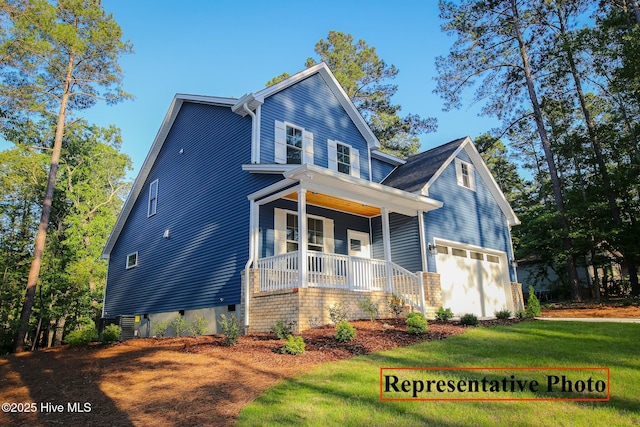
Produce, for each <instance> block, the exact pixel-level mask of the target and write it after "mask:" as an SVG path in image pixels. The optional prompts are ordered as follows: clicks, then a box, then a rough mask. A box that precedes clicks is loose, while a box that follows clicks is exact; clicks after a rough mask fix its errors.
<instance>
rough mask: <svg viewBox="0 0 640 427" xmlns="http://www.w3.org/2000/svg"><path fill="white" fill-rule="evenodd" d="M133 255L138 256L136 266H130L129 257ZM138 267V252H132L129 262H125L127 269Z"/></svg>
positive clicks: (128, 255)
mask: <svg viewBox="0 0 640 427" xmlns="http://www.w3.org/2000/svg"><path fill="white" fill-rule="evenodd" d="M133 255H135V256H136V262H135V264H133V265H131V264H129V257H131V256H133ZM137 266H138V251H135V252H131V253H130V254H127V260H126V262H125V267H126V269H127V270H129V269H130V268H133V267H137Z"/></svg>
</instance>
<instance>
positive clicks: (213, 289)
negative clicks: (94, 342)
mask: <svg viewBox="0 0 640 427" xmlns="http://www.w3.org/2000/svg"><path fill="white" fill-rule="evenodd" d="M250 138H251V119H250V117H248V116H247V117H241V116H239V115H237V114H234V113H232V112H231V110H230V108H227V107H216V106H209V105H204V104H196V103H188V102H186V103H184V104H183V106H182V108H181V110H180V112H179V113H178V115H177V117H176V120H175V122H174V124H173V126H172V128H171V130H170V132H169V134H168V136H167V138H166V140H165V143H164V145H163V147H162V149H161V151H160V153H159V155H158V157H157V159H156V161H155V163H154V165H153V167H152V168H151V171H150V173H149V175H148V177H147V179H146V182H145V184H144V187H143V190H142V192H141V193H140V195H139V197H138V199H137V200H136V202H135V204H134V207H133V209H132V211H131V213H130V215H129V217H128V219H127V222H126V224H125V226H124V228H123V230H122V233H121V234H120V237H119V239H118V241H117V242H116V244H115V246H114V248H113V251H112V252H111V257H110V260H109V271H108V282H107V288H106V291H105V292H106V293H105V315H106V316H116V315H126V314H144V313H157V312H165V311H177V310H186V309H196V308H204V307H212V306H218V305H227V304H238V303H240V292H241V280H240V271H241V269H242V268H243V267H244V264H245V262H246V261H247V257H248V234H249V201H248V200H247V194H248V193H250V192H252V191H255V190H257V189H259V188H262V187H265V186H267V185H269V184H270V183H273V182H275V181H276V180H277V179H278V177H277V176H275V175H254V174H249V173H247V172H244V171H242V170H241V164H243V163H248V162H249V161H250V146H251V141H250ZM181 149H182V150H183V154H180V150H181ZM156 179H158V210H157V214H156V215H154V216H152V217H147V201H148V191H149V183H150V182H152V181H154V180H156ZM280 179H281V177H280ZM167 229H168V230H169V232H170V237H169V238H168V239H165V238H163V234H164V231H165V230H167ZM136 251H137V252H138V266H137V267H134V268H131V269H128V270H127V269H125V262H126V256H127V254H129V253H132V252H136Z"/></svg>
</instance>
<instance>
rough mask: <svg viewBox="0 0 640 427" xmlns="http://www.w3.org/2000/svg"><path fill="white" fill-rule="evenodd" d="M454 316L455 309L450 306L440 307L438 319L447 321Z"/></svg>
mask: <svg viewBox="0 0 640 427" xmlns="http://www.w3.org/2000/svg"><path fill="white" fill-rule="evenodd" d="M452 317H453V311H451V309H450V308H449V307H447V308H444V307H440V308H439V309H438V311H437V312H436V320H441V321H443V322H446V321H448V320H450V319H451V318H452Z"/></svg>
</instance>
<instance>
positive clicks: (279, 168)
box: [242, 163, 300, 174]
mask: <svg viewBox="0 0 640 427" xmlns="http://www.w3.org/2000/svg"><path fill="white" fill-rule="evenodd" d="M298 166H300V165H285V164H281V163H256V164H252V163H250V164H244V165H242V170H243V171H245V172H250V173H264V174H282V173H285V172H287V171H290V170H291V169H295V168H297V167H298Z"/></svg>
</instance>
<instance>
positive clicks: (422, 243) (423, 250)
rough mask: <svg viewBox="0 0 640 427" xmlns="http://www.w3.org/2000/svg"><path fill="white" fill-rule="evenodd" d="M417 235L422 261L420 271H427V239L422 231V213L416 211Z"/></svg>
mask: <svg viewBox="0 0 640 427" xmlns="http://www.w3.org/2000/svg"><path fill="white" fill-rule="evenodd" d="M418 234H419V236H420V258H421V259H422V271H429V270H428V269H427V237H426V233H425V231H424V211H418Z"/></svg>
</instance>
